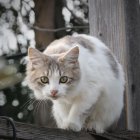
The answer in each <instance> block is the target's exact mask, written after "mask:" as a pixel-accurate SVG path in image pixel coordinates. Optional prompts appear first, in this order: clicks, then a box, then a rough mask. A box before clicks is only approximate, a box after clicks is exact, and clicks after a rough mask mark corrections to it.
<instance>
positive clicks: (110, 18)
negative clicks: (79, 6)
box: [89, 0, 140, 130]
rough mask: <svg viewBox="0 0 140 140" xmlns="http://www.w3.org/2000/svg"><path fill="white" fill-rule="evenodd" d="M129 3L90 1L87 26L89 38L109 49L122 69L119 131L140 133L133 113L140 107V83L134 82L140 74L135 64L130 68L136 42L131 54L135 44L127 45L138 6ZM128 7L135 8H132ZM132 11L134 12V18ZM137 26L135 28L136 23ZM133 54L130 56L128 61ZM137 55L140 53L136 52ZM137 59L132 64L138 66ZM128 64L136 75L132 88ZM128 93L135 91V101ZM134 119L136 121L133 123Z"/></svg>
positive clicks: (138, 115) (138, 81) (114, 0)
mask: <svg viewBox="0 0 140 140" xmlns="http://www.w3.org/2000/svg"><path fill="white" fill-rule="evenodd" d="M130 1H131V0H89V22H90V34H91V35H93V36H96V37H98V38H100V39H101V40H102V41H103V42H105V43H106V44H107V45H108V46H109V48H110V49H111V50H112V51H113V52H114V54H115V55H116V57H117V58H118V60H119V61H120V63H121V64H122V65H123V68H124V71H125V74H126V91H125V98H124V99H125V107H124V111H123V113H122V117H121V119H120V126H119V128H123V129H125V128H128V129H133V130H140V129H139V127H140V119H138V117H139V118H140V113H138V112H137V111H136V108H138V105H139V107H140V103H138V99H140V94H139V93H140V88H138V83H140V80H138V78H136V77H137V76H139V75H140V73H139V72H138V69H137V68H136V67H135V66H134V64H132V63H133V59H134V56H135V55H134V54H135V53H136V51H137V48H138V44H137V43H136V42H135V47H134V48H133V49H132V47H131V50H130V46H131V44H134V42H133V43H132V42H131V41H130V40H131V38H130V36H132V34H133V33H132V32H133V31H134V30H133V29H132V28H131V29H130V26H131V25H132V24H133V22H132V21H131V18H132V17H133V16H136V19H135V21H137V18H138V13H137V12H138V9H135V8H136V3H137V2H136V1H138V0H133V2H132V1H131V2H130ZM132 3H133V4H132ZM134 3H135V4H134ZM131 4H132V5H133V6H134V7H132V5H131ZM130 5H131V6H130ZM137 7H138V6H137ZM129 10H130V11H131V12H130V11H129ZM132 10H134V11H135V12H134V14H133V12H132ZM129 14H131V16H130V17H129V18H128V17H127V16H129ZM126 17H127V18H126ZM127 21H129V23H130V22H131V23H130V24H129V23H127ZM136 23H137V24H138V21H137V22H136ZM136 23H135V24H134V25H133V27H134V26H135V25H136ZM128 24H129V25H128ZM139 25H140V24H139ZM128 34H129V35H128ZM132 38H133V37H132ZM133 40H135V37H134V38H133ZM139 40H140V39H139ZM137 41H138V37H137ZM128 42H129V43H128ZM138 42H139V41H138ZM139 45H140V42H139ZM134 49H135V51H134ZM130 51H131V53H130ZM132 52H133V56H132V57H131V55H132ZM137 53H139V51H138V52H137ZM136 55H137V57H136V58H135V60H136V62H138V57H139V56H140V55H139V56H138V54H136ZM130 57H131V58H130ZM136 62H135V65H136ZM131 64H132V65H133V66H134V67H135V68H133V69H134V70H133V71H134V72H136V74H137V75H136V74H135V78H136V79H137V80H136V79H135V80H136V81H135V82H136V83H137V84H135V85H133V84H132V83H133V82H132V71H131V66H132V65H131ZM139 64H140V63H139ZM137 65H138V64H137ZM136 69H137V70H136ZM139 70H140V69H139ZM139 77H140V76H139ZM133 78H134V76H133ZM139 79H140V78H139ZM136 85H137V87H136ZM131 87H132V88H131ZM136 88H137V91H136ZM131 89H133V90H135V94H136V95H135V97H134V98H135V99H134V100H133V98H132V92H131ZM136 92H137V93H136ZM138 94H139V95H138ZM136 100H137V101H136ZM132 105H134V106H135V107H136V108H135V109H134V107H132ZM136 112H137V113H136ZM133 113H134V114H135V117H134V116H133V115H134V114H133ZM136 116H137V117H136ZM135 118H136V119H137V120H135V121H134V119H135ZM136 121H137V122H138V124H137V127H135V125H136V124H135V123H134V122H136Z"/></svg>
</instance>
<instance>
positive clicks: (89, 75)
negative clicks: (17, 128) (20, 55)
mask: <svg viewBox="0 0 140 140" xmlns="http://www.w3.org/2000/svg"><path fill="white" fill-rule="evenodd" d="M28 56H29V63H28V65H27V77H26V79H27V82H28V86H29V87H30V88H31V89H32V90H33V91H34V94H35V97H36V99H38V100H46V99H50V100H52V102H53V111H52V113H53V116H54V118H55V120H56V124H57V126H58V128H62V129H72V130H74V131H80V130H81V129H89V130H91V129H94V130H95V131H96V132H97V133H103V132H104V131H105V130H106V129H107V128H108V127H109V126H111V125H112V124H113V123H114V122H115V121H117V119H118V118H119V116H120V114H121V111H122V108H123V92H124V83H125V81H124V74H123V70H122V67H121V65H120V64H119V63H118V61H117V60H116V59H115V57H114V56H113V54H112V53H111V52H110V50H109V49H108V48H107V47H106V46H105V44H103V43H102V42H101V41H100V40H98V39H97V38H95V37H91V36H88V35H83V34H82V35H75V36H66V37H64V38H62V39H59V40H56V41H54V42H52V43H51V44H50V45H49V46H48V47H47V49H46V50H45V51H44V52H43V53H41V52H39V51H38V50H36V49H33V48H29V51H28Z"/></svg>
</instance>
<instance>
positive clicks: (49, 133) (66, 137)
mask: <svg viewBox="0 0 140 140" xmlns="http://www.w3.org/2000/svg"><path fill="white" fill-rule="evenodd" d="M15 127H16V130H17V131H16V132H17V138H18V139H25V140H77V139H79V140H96V139H95V138H94V137H93V136H91V135H90V134H88V133H86V132H72V131H66V130H61V129H55V128H52V129H50V128H46V127H39V126H35V125H31V124H24V123H19V122H15ZM2 137H5V138H6V137H7V138H11V137H12V127H11V126H10V125H8V124H7V121H6V120H4V119H0V138H2Z"/></svg>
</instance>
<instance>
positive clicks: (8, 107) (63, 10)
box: [0, 0, 89, 127]
mask: <svg viewBox="0 0 140 140" xmlns="http://www.w3.org/2000/svg"><path fill="white" fill-rule="evenodd" d="M88 32H89V26H88V0H0V116H2V115H3V116H9V117H12V118H13V119H14V120H16V121H20V122H25V123H35V124H38V125H47V126H48V127H52V126H54V122H53V120H52V118H51V117H50V116H51V113H50V110H51V103H50V102H47V103H46V102H39V101H35V99H34V96H33V93H32V91H30V90H29V89H28V87H27V85H26V82H25V81H24V78H25V71H26V63H27V61H26V56H27V50H28V47H35V48H37V49H38V50H40V51H43V50H44V49H45V48H46V47H47V45H48V44H49V43H50V42H52V41H53V40H55V39H57V38H60V37H63V36H65V35H71V34H76V33H88Z"/></svg>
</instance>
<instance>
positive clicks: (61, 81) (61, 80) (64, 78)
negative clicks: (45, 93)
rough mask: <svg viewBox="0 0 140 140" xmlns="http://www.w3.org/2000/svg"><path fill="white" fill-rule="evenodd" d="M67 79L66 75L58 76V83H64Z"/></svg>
mask: <svg viewBox="0 0 140 140" xmlns="http://www.w3.org/2000/svg"><path fill="white" fill-rule="evenodd" d="M67 81H68V77H67V76H62V77H61V78H60V83H66V82H67Z"/></svg>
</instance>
